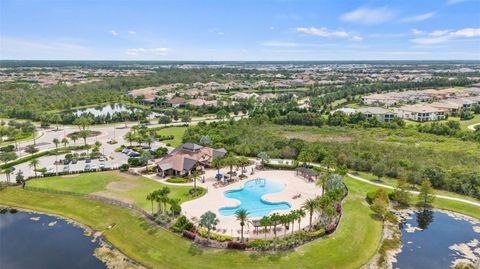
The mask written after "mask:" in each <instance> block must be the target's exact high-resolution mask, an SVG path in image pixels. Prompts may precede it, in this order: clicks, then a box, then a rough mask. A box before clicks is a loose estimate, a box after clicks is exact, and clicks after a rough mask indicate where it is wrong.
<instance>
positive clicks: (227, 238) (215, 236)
mask: <svg viewBox="0 0 480 269" xmlns="http://www.w3.org/2000/svg"><path fill="white" fill-rule="evenodd" d="M198 234H199V235H200V236H201V237H205V238H207V237H208V236H207V229H200V230H198ZM210 239H212V240H215V241H218V242H225V241H232V240H233V237H231V236H228V235H222V234H217V233H212V232H210Z"/></svg>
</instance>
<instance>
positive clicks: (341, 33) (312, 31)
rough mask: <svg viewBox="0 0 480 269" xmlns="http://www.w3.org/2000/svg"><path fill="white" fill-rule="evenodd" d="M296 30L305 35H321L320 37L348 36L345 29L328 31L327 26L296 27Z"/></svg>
mask: <svg viewBox="0 0 480 269" xmlns="http://www.w3.org/2000/svg"><path fill="white" fill-rule="evenodd" d="M297 32H300V33H304V34H307V35H314V36H321V37H348V36H349V34H348V33H347V32H345V31H328V30H327V28H325V27H322V28H315V27H309V28H306V27H298V28H297Z"/></svg>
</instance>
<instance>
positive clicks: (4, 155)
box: [0, 151, 17, 163]
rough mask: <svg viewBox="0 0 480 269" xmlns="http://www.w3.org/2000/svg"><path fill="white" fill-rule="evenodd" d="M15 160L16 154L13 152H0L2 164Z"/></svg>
mask: <svg viewBox="0 0 480 269" xmlns="http://www.w3.org/2000/svg"><path fill="white" fill-rule="evenodd" d="M16 158H17V154H15V152H13V151H7V152H5V151H2V152H0V161H2V162H3V163H7V162H10V161H13V160H15V159H16Z"/></svg>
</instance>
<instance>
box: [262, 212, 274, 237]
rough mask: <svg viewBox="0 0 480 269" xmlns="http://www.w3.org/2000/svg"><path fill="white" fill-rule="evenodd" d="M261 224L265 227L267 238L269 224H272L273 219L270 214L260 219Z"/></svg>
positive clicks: (264, 231)
mask: <svg viewBox="0 0 480 269" xmlns="http://www.w3.org/2000/svg"><path fill="white" fill-rule="evenodd" d="M260 225H261V226H262V227H263V233H264V234H265V240H266V239H267V226H270V225H272V221H271V219H270V218H269V217H268V216H263V218H261V219H260Z"/></svg>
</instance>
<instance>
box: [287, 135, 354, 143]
mask: <svg viewBox="0 0 480 269" xmlns="http://www.w3.org/2000/svg"><path fill="white" fill-rule="evenodd" d="M284 136H285V137H286V138H288V139H294V138H295V139H301V140H304V141H307V142H337V143H348V142H351V141H352V140H353V137H351V136H320V135H316V134H306V133H285V134H284Z"/></svg>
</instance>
